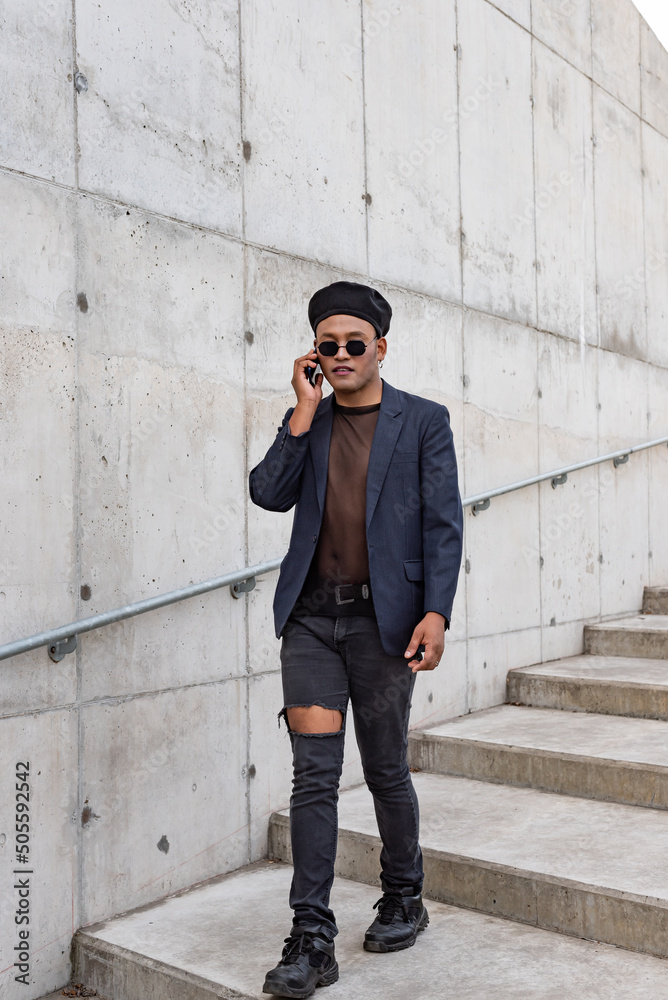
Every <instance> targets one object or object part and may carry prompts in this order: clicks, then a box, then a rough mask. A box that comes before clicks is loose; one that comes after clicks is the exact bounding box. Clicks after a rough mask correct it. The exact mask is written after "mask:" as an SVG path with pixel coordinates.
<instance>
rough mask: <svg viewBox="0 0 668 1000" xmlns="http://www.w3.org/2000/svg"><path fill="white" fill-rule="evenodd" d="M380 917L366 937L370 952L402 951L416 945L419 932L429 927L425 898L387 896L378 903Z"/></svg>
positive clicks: (391, 893) (396, 893)
mask: <svg viewBox="0 0 668 1000" xmlns="http://www.w3.org/2000/svg"><path fill="white" fill-rule="evenodd" d="M376 907H378V916H377V917H376V919H375V920H374V922H373V923H372V924H371V926H370V927H369V929H368V930H367V932H366V934H365V935H364V947H365V948H366V950H367V951H401V949H402V948H410V947H412V945H414V944H415V939H416V938H417V936H418V932H419V931H423V930H424V929H425V927H426V926H427V924H428V923H429V914H428V913H427V910H426V908H425V906H424V905H423V903H422V895H421V894H420V893H418V895H417V896H407V895H404V894H403V893H401V892H385V893H383V895H382V896H381V897H380V899H379V900H378V902H377V903H374V905H373V908H374V910H375V909H376Z"/></svg>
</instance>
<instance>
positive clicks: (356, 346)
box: [316, 334, 379, 358]
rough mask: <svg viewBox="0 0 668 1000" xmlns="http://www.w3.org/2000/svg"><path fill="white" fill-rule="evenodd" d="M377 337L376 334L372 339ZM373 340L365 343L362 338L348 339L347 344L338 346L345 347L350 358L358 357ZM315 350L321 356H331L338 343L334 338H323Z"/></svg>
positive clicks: (337, 350)
mask: <svg viewBox="0 0 668 1000" xmlns="http://www.w3.org/2000/svg"><path fill="white" fill-rule="evenodd" d="M378 339H379V338H378V334H376V336H375V337H374V338H373V340H378ZM373 340H370V341H369V343H368V344H365V343H364V341H363V340H349V341H348V343H347V344H341V345H340V346H341V347H345V349H346V351H347V352H348V354H349V355H350V357H351V358H359V357H360V356H361V355H362V354H364V352H365V351H366V349H367V347H369V346H370V344H373ZM316 351H318V352H319V353H320V354H322V356H323V358H333V357H334V356H335V355H336V354H338V352H339V344H337V343H336V341H335V340H323V342H322V344H318V345H317V346H316Z"/></svg>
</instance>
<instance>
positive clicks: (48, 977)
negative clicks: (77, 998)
mask: <svg viewBox="0 0 668 1000" xmlns="http://www.w3.org/2000/svg"><path fill="white" fill-rule="evenodd" d="M0 746H1V747H2V751H1V753H0V756H1V757H2V761H3V768H2V783H1V785H0V803H1V806H0V810H1V818H0V830H1V831H2V837H1V838H0V839H1V843H0V856H1V857H2V866H3V881H2V889H1V890H0V942H1V944H0V953H1V956H2V971H1V972H0V994H2V997H3V998H5V997H6V998H7V1000H18V998H19V997H31V998H32V997H38V996H41V995H42V994H44V993H46V992H47V991H49V990H53V989H55V988H56V987H58V986H60V985H62V984H63V983H64V982H66V981H67V979H68V977H69V973H70V963H69V959H70V953H69V952H70V942H71V940H72V936H73V934H74V932H75V931H76V929H77V927H79V925H80V923H81V914H80V912H79V893H78V887H77V853H78V852H77V829H78V810H77V784H76V778H75V779H74V780H73V779H72V776H73V775H76V772H77V766H78V759H77V717H76V713H75V712H68V711H56V712H41V713H39V714H37V715H22V716H16V717H15V718H13V719H3V720H2V721H1V722H0ZM20 764H28V765H29V768H28V775H29V776H28V778H27V782H28V785H29V788H28V789H27V790H26V788H25V787H24V784H23V782H24V779H23V778H22V777H21V778H19V777H17V773H18V774H23V770H24V769H23V768H22V767H21V766H20ZM17 786H18V787H17ZM19 793H21V795H19ZM26 794H27V795H28V796H29V800H27V799H26V798H25V796H26ZM22 796H23V797H22ZM26 805H27V807H28V811H27V813H26V812H25V806H26ZM16 807H17V808H18V809H19V810H20V812H17V810H16ZM15 813H16V815H20V816H21V817H24V816H26V815H27V817H28V820H27V822H28V826H29V832H28V833H27V834H25V833H24V832H19V831H20V827H21V825H22V824H23V823H24V822H25V820H22V819H20V820H18V823H19V828H18V829H16V823H15V820H14V816H15ZM19 836H20V837H21V840H23V843H22V844H20V843H19V842H18V837H19ZM26 836H27V838H28V839H27V840H24V839H23V838H24V837H26ZM26 845H27V846H28V848H29V850H28V851H27V852H25V851H23V850H20V851H19V850H18V849H17V848H18V847H19V846H20V847H24V846H26ZM17 856H20V857H22V858H25V857H27V858H28V863H27V864H26V863H21V862H19V861H18V860H17ZM21 882H23V885H22V886H21V885H20V883H21ZM26 905H27V909H26ZM17 911H18V912H19V913H20V914H21V915H23V914H25V913H27V916H28V921H29V922H28V923H24V922H21V923H19V922H18V920H19V919H20V918H19V917H16V914H17ZM15 918H16V919H15ZM26 930H27V931H28V937H27V938H25V937H23V938H21V937H19V935H20V932H21V931H26ZM25 943H27V944H28V953H29V958H28V963H27V964H28V969H27V970H26V969H24V968H16V967H14V962H16V961H18V960H19V959H20V953H19V952H18V951H15V950H14V949H17V948H18V947H19V946H20V945H22V944H25ZM22 974H26V980H25V981H24V982H17V981H16V980H15V978H14V977H15V976H17V975H22Z"/></svg>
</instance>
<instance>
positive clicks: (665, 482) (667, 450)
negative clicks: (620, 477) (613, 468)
mask: <svg viewBox="0 0 668 1000" xmlns="http://www.w3.org/2000/svg"><path fill="white" fill-rule="evenodd" d="M648 381H649V413H650V419H649V434H648V435H647V438H648V440H650V439H653V438H659V437H666V436H667V435H668V371H666V369H665V368H656V367H652V368H650V369H649V371H648ZM647 463H648V468H649V550H650V557H649V583H650V584H654V585H656V586H659V587H661V586H666V584H667V583H668V531H666V497H667V496H668V447H666V445H659V446H658V447H656V448H652V449H651V450H650V451H649V452H648V453H647Z"/></svg>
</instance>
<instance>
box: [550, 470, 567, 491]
mask: <svg viewBox="0 0 668 1000" xmlns="http://www.w3.org/2000/svg"><path fill="white" fill-rule="evenodd" d="M567 479H568V473H567V472H562V473H561V475H560V476H552V489H553V490H556V488H557V486H563V485H564V483H565V482H566V480H567Z"/></svg>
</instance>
